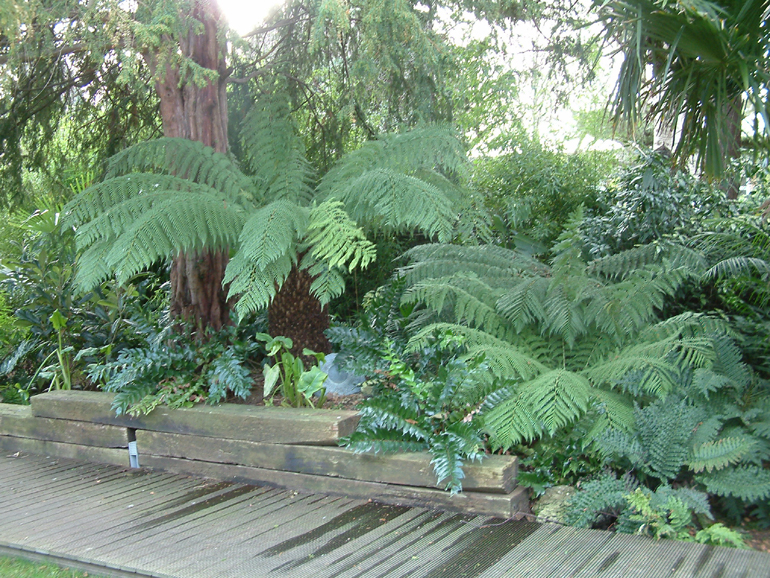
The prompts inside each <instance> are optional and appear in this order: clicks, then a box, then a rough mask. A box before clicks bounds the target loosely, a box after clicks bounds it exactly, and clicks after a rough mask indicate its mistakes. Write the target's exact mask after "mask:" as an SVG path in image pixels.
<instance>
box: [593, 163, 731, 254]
mask: <svg viewBox="0 0 770 578" xmlns="http://www.w3.org/2000/svg"><path fill="white" fill-rule="evenodd" d="M733 211H734V208H733V206H732V205H731V204H730V202H729V201H728V200H727V199H726V198H725V194H724V191H722V190H721V189H719V188H718V187H716V186H713V185H710V184H708V183H706V182H705V181H702V180H699V179H698V178H696V177H694V176H693V175H691V174H689V173H687V172H684V171H672V170H671V162H670V160H669V159H667V158H666V157H663V156H661V155H660V154H658V153H652V152H640V154H639V159H638V162H637V163H636V164H635V165H633V166H631V167H629V168H627V169H625V170H624V171H623V172H622V173H621V174H620V176H619V177H618V178H617V179H616V180H610V181H609V182H608V183H607V184H606V186H605V187H603V188H602V189H601V193H600V194H599V195H598V197H597V203H596V205H594V207H592V208H590V209H589V210H588V211H587V212H586V219H585V220H584V221H583V224H582V225H581V232H582V234H583V239H584V242H585V245H586V248H587V250H588V252H589V254H590V255H591V256H592V257H594V258H596V257H604V256H606V255H613V254H615V253H618V252H620V251H624V250H627V249H631V248H633V247H635V246H636V245H644V244H648V243H652V242H655V241H659V240H660V239H662V238H664V237H667V236H676V238H677V240H678V241H679V242H686V241H687V240H688V239H689V238H690V237H692V236H693V235H694V234H696V233H699V232H700V231H702V230H704V226H705V225H704V223H705V222H706V220H707V219H709V218H714V217H718V216H728V215H730V214H732V212H733Z"/></svg>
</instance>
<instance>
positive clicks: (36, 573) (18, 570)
mask: <svg viewBox="0 0 770 578" xmlns="http://www.w3.org/2000/svg"><path fill="white" fill-rule="evenodd" d="M0 576H3V578H84V577H86V576H88V577H89V578H100V577H99V576H97V575H96V574H91V573H89V572H82V571H79V570H71V569H69V568H61V567H59V566H56V565H54V564H45V563H42V562H30V561H28V560H22V559H20V558H9V557H0Z"/></svg>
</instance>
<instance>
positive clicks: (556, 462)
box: [514, 418, 605, 497]
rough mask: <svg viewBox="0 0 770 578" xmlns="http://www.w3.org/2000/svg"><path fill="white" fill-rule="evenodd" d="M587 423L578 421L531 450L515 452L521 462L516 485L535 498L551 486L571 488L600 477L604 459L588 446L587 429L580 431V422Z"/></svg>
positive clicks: (523, 446)
mask: <svg viewBox="0 0 770 578" xmlns="http://www.w3.org/2000/svg"><path fill="white" fill-rule="evenodd" d="M589 420H590V418H586V419H584V420H581V422H580V423H578V424H576V425H575V427H573V428H567V429H566V430H564V431H560V432H557V434H556V435H554V436H553V437H551V438H545V439H541V440H538V441H537V442H535V443H534V444H532V445H530V446H527V445H520V446H517V447H516V448H514V449H515V453H516V455H518V456H521V458H522V459H521V460H520V462H519V473H518V475H517V477H516V480H517V483H518V484H519V485H520V486H525V487H528V488H531V489H532V492H533V494H534V495H535V496H536V497H537V496H541V495H543V494H544V493H545V490H546V489H547V488H550V487H552V486H559V485H565V484H566V485H571V486H574V485H576V484H577V483H578V482H580V481H581V480H582V479H584V478H588V477H591V476H593V475H596V474H598V473H600V472H601V471H602V470H603V469H604V465H605V464H604V459H603V458H602V456H601V455H600V454H599V453H598V452H597V451H596V450H595V449H593V448H591V447H590V444H589V443H587V438H586V435H587V433H588V429H587V428H585V427H583V422H587V421H589Z"/></svg>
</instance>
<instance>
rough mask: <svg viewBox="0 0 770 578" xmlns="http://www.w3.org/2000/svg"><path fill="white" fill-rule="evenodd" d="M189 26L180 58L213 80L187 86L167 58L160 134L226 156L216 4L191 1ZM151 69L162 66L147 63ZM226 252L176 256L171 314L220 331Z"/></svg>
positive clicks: (224, 316)
mask: <svg viewBox="0 0 770 578" xmlns="http://www.w3.org/2000/svg"><path fill="white" fill-rule="evenodd" d="M190 16H191V17H192V18H193V19H195V20H197V21H198V22H200V25H199V26H190V27H189V29H188V32H187V34H186V35H185V36H184V37H182V38H180V39H179V48H180V50H181V54H182V55H183V56H184V57H186V58H189V59H190V60H192V61H193V62H195V63H196V64H198V65H199V66H201V67H202V68H205V69H208V70H211V71H214V72H216V76H215V78H214V79H213V80H209V81H207V82H204V83H198V82H193V81H192V79H191V78H190V77H189V76H188V77H185V78H181V76H180V71H179V68H177V67H176V66H175V65H174V64H173V62H174V61H173V60H172V59H171V58H169V59H167V60H168V62H167V63H166V64H165V65H164V69H163V71H162V74H158V75H157V76H158V80H157V82H156V89H157V92H158V95H159V97H160V114H161V119H162V121H163V134H164V135H165V136H167V137H178V138H186V139H190V140H196V141H200V142H202V143H203V144H205V145H208V146H210V147H212V148H213V149H214V150H216V151H217V152H221V153H225V152H227V93H226V91H225V86H226V80H227V78H226V77H227V74H226V63H225V47H224V44H223V43H222V42H220V38H221V37H220V35H219V22H220V19H221V15H220V11H219V6H218V5H217V2H216V0H196V1H195V2H194V4H193V9H192V13H191V15H190ZM151 62H153V65H154V66H157V63H158V62H163V59H161V58H160V57H159V56H158V55H155V56H154V57H152V58H151ZM227 261H228V251H227V250H222V251H215V252H212V251H205V252H202V253H201V254H186V253H180V254H179V255H178V256H177V257H176V258H175V259H174V262H173V264H172V266H171V313H172V315H175V316H177V317H181V318H184V319H186V320H188V321H191V322H193V323H194V324H195V325H196V326H197V327H198V328H199V329H205V328H207V327H211V328H212V329H220V328H221V327H222V326H223V325H226V324H228V323H229V322H230V316H229V315H230V307H229V306H228V303H227V299H226V297H225V291H224V289H223V287H222V279H223V278H224V272H225V267H226V266H227Z"/></svg>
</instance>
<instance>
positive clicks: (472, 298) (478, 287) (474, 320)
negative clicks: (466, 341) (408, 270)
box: [403, 273, 512, 338]
mask: <svg viewBox="0 0 770 578" xmlns="http://www.w3.org/2000/svg"><path fill="white" fill-rule="evenodd" d="M499 294H500V291H499V290H495V289H492V288H491V287H489V286H488V285H487V284H486V283H484V282H483V281H482V280H481V279H479V278H478V277H476V276H475V275H473V274H462V273H457V274H455V275H453V276H451V277H444V278H439V279H428V280H425V281H422V282H420V283H416V284H414V285H412V286H411V287H409V288H408V289H407V290H406V292H405V293H404V297H403V301H404V302H405V303H418V302H419V303H424V304H425V305H426V306H427V307H429V308H430V309H432V310H433V311H435V312H436V313H442V312H443V311H444V309H445V308H447V309H449V310H450V311H451V312H452V318H453V319H457V320H460V321H461V322H462V323H467V324H468V325H470V326H471V327H477V328H479V329H483V330H484V331H487V332H489V333H491V334H492V335H495V336H497V337H500V338H505V337H506V336H507V335H510V334H511V333H512V328H511V327H510V325H509V324H508V323H507V322H506V321H505V319H503V318H501V317H500V316H499V315H498V314H497V312H496V311H495V301H496V300H497V297H498V296H499Z"/></svg>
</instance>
